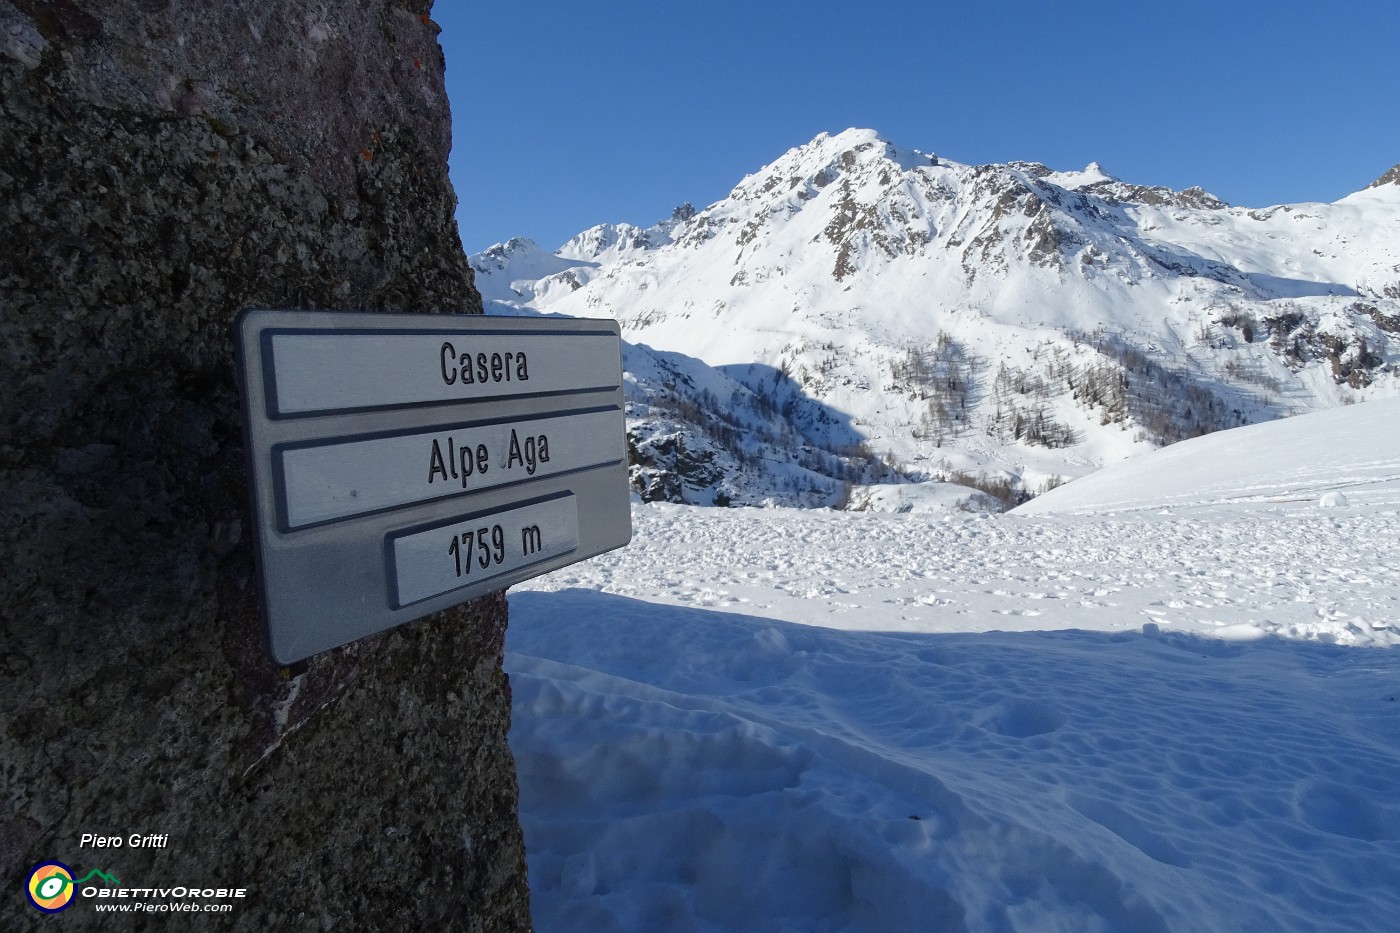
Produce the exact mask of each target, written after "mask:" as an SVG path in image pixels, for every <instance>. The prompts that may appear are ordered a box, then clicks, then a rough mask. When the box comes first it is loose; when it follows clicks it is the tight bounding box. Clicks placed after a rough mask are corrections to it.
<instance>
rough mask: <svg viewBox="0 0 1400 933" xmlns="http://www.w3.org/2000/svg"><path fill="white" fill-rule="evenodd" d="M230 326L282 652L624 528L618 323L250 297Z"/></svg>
mask: <svg viewBox="0 0 1400 933" xmlns="http://www.w3.org/2000/svg"><path fill="white" fill-rule="evenodd" d="M237 330H238V341H237V346H238V369H239V378H240V380H241V387H242V394H243V415H244V425H245V432H246V438H245V441H246V444H245V447H246V449H247V451H248V457H249V475H250V478H251V484H250V485H251V492H252V499H253V512H254V517H255V520H256V523H257V551H258V570H259V577H260V581H261V592H262V599H263V615H264V619H265V621H266V625H267V633H268V643H269V646H270V648H271V652H272V656H273V657H274V658H275V659H276V660H277V661H278V662H279V663H282V664H290V663H291V662H293V661H298V660H300V659H302V658H305V657H307V656H309V655H312V654H315V653H317V652H319V651H325V650H326V649H328V648H334V647H336V646H338V645H343V644H345V643H347V642H350V641H354V640H355V639H357V638H363V637H364V636H366V635H372V634H374V633H375V632H380V631H383V630H385V629H388V628H392V627H393V626H395V625H398V624H400V623H402V622H407V621H409V620H411V619H416V618H419V617H421V616H425V615H428V614H429V613H432V612H436V611H438V610H440V609H446V608H448V607H450V606H454V605H457V604H458V603H461V602H464V601H466V600H468V599H471V598H473V597H476V596H480V595H482V594H484V593H488V592H491V591H493V590H498V589H502V588H504V587H507V586H510V585H511V584H513V583H518V582H520V581H521V580H526V579H529V578H530V577H534V576H538V575H539V574H542V573H546V572H548V571H550V570H555V569H557V568H559V567H563V566H566V565H568V564H572V563H575V562H576V561H580V560H583V559H585V558H587V557H592V556H594V555H596V554H601V553H602V552H604V551H608V550H612V549H613V548H617V547H621V546H623V545H625V544H626V543H627V542H628V541H629V540H631V537H632V521H631V510H630V507H629V505H628V485H627V462H626V459H627V458H626V441H625V431H624V424H623V397H622V354H621V348H622V343H621V336H620V332H619V329H618V326H617V323H616V322H614V321H597V320H578V319H568V318H502V317H483V316H478V315H471V316H467V315H442V314H369V313H353V312H329V311H263V310H250V311H245V312H243V314H242V315H240V317H239V319H238V323H237Z"/></svg>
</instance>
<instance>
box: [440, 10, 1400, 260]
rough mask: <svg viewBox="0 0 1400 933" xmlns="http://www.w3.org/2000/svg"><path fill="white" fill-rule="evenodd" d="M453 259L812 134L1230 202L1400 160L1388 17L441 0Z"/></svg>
mask: <svg viewBox="0 0 1400 933" xmlns="http://www.w3.org/2000/svg"><path fill="white" fill-rule="evenodd" d="M433 16H434V18H435V19H436V20H437V22H438V23H439V24H440V25H441V26H442V29H443V31H442V35H441V36H440V41H441V43H442V46H443V49H444V51H445V53H446V56H447V88H448V96H449V98H450V100H451V104H452V117H453V139H454V145H453V152H452V158H451V169H452V178H453V182H454V184H455V185H456V187H457V191H458V194H459V197H460V198H461V201H462V203H461V205H460V207H459V209H458V224H459V227H460V229H461V234H462V242H463V245H464V246H465V247H466V249H467V251H468V252H477V251H480V250H482V249H485V248H486V247H487V246H489V245H491V244H492V243H496V242H500V241H503V240H506V239H508V238H510V237H512V236H528V237H531V238H533V239H535V240H537V241H538V242H539V243H540V245H541V246H543V247H545V248H546V249H553V248H555V247H557V246H559V245H560V244H561V243H563V241H564V240H566V239H568V238H569V237H570V236H572V235H573V234H575V233H577V232H579V231H580V230H583V229H585V228H587V227H589V226H592V225H593V224H596V223H603V222H608V221H627V222H630V223H636V224H643V225H645V224H649V223H652V222H654V221H656V220H658V219H660V218H661V217H663V216H665V215H667V214H669V212H670V210H671V208H673V207H675V206H676V205H677V204H680V203H681V202H683V201H691V202H693V203H694V204H695V205H696V206H697V207H704V206H705V205H706V204H709V203H711V202H713V201H715V200H718V199H719V198H722V197H724V195H725V194H727V193H728V192H729V190H730V188H732V187H733V186H734V185H735V184H736V183H737V182H738V181H739V180H740V179H741V178H742V177H743V176H744V175H746V174H748V173H750V172H753V171H756V170H758V169H759V168H760V167H762V166H763V165H764V164H766V163H768V162H770V161H772V160H773V159H775V158H777V157H778V156H779V155H781V154H782V153H783V152H785V151H786V150H788V149H790V148H792V147H793V146H797V145H800V144H802V143H804V142H806V141H807V140H809V139H811V138H812V137H813V136H815V135H816V134H817V133H819V132H822V131H823V130H825V131H830V132H837V131H840V130H842V129H845V128H846V127H849V126H860V127H870V128H873V129H875V130H878V131H879V132H880V133H881V134H882V135H883V136H884V137H885V138H886V139H888V140H890V141H891V142H894V143H897V144H899V145H901V146H907V147H910V148H914V149H921V150H924V151H926V152H936V153H938V154H940V155H943V156H945V157H947V158H949V159H953V160H956V161H959V162H967V163H983V162H1005V161H1010V160H1013V159H1025V160H1030V161H1037V162H1044V163H1045V164H1047V165H1050V166H1051V167H1053V168H1057V169H1074V168H1082V167H1083V166H1084V165H1086V164H1087V163H1089V162H1090V161H1095V160H1096V161H1098V162H1100V163H1101V164H1102V165H1103V166H1104V168H1105V169H1107V170H1108V171H1110V172H1112V173H1113V174H1114V175H1116V176H1118V177H1119V178H1122V179H1124V180H1125V181H1131V182H1136V183H1139V184H1163V185H1170V186H1172V187H1174V188H1184V187H1188V186H1190V185H1201V186H1202V187H1204V188H1206V189H1207V190H1209V191H1211V192H1212V193H1214V194H1216V195H1217V196H1219V197H1222V198H1224V199H1225V200H1227V201H1229V202H1230V203H1232V204H1239V205H1245V206H1250V207H1262V206H1267V205H1270V204H1278V203H1289V202H1296V201H1330V200H1335V199H1337V198H1339V197H1342V196H1344V195H1346V194H1348V193H1349V192H1351V191H1354V190H1356V189H1358V188H1361V187H1364V186H1365V185H1366V184H1368V183H1369V182H1371V181H1372V180H1374V179H1375V178H1376V177H1378V176H1379V175H1380V174H1381V173H1382V172H1384V171H1385V170H1386V169H1387V168H1389V167H1390V166H1391V165H1394V164H1395V163H1397V162H1400V55H1397V50H1400V4H1396V3H1393V2H1391V0H1386V2H1380V0H1332V2H1320V3H1299V2H1291V0H1280V2H1256V0H1248V2H1230V0H1213V2H1198V0H1174V2H1172V3H1164V4H1150V3H1138V2H1133V0H1111V2H1101V3H1085V2H1055V0H1043V2H1038V3H1029V2H1003V3H995V2H983V3H977V2H965V3H958V4H935V3H923V2H921V3H915V2H896V0H862V2H856V0H842V2H832V0H806V2H802V0H748V2H731V0H690V2H685V3H673V2H669V0H654V2H635V0H615V2H612V0H598V2H592V3H584V2H565V0H498V2H494V3H467V2H462V0H438V3H437V5H436V7H435V9H434V11H433Z"/></svg>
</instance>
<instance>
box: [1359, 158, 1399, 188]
mask: <svg viewBox="0 0 1400 933" xmlns="http://www.w3.org/2000/svg"><path fill="white" fill-rule="evenodd" d="M1386 185H1391V186H1395V187H1400V163H1396V164H1395V165H1393V166H1391V167H1390V171H1388V172H1386V173H1385V174H1384V175H1382V176H1381V177H1380V178H1377V179H1376V180H1375V181H1373V182H1371V183H1370V184H1369V185H1367V186H1366V188H1367V190H1370V189H1371V188H1383V187H1385V186H1386Z"/></svg>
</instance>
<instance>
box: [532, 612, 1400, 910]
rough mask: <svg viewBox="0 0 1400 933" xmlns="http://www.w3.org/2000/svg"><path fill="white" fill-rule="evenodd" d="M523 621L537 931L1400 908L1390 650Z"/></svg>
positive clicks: (591, 615)
mask: <svg viewBox="0 0 1400 933" xmlns="http://www.w3.org/2000/svg"><path fill="white" fill-rule="evenodd" d="M511 608H512V613H511V614H512V626H511V635H510V644H509V647H510V653H509V655H508V667H509V671H510V676H511V685H512V690H513V693H514V720H515V724H514V727H513V729H512V733H511V746H512V749H513V750H514V753H515V756H516V762H517V768H518V770H519V775H520V783H521V795H522V796H521V817H522V822H523V825H524V828H525V834H526V844H527V850H528V852H529V856H528V857H529V864H530V872H531V889H532V892H533V898H534V911H535V923H536V925H537V927H538V928H539V929H548V930H589V931H607V930H619V931H633V930H668V931H684V930H715V931H720V930H794V931H796V930H804V931H809V930H871V931H876V930H881V931H884V930H1037V931H1039V930H1090V929H1099V930H1124V931H1127V930H1132V931H1151V930H1213V929H1219V930H1225V929H1269V930H1298V931H1305V930H1306V931H1315V930H1338V931H1342V930H1346V931H1357V930H1376V931H1380V930H1389V929H1394V928H1395V927H1396V924H1397V923H1400V806H1397V800H1400V750H1398V749H1397V746H1396V742H1395V737H1396V735H1397V734H1400V702H1397V699H1396V692H1395V691H1396V689H1397V682H1396V674H1397V673H1398V672H1400V662H1397V659H1396V658H1395V657H1394V656H1393V653H1392V652H1390V651H1381V652H1377V651H1374V650H1370V651H1359V650H1356V649H1343V648H1338V647H1334V646H1327V645H1319V644H1316V643H1307V642H1296V641H1283V640H1274V641H1264V642H1258V643H1253V644H1239V643H1228V642H1221V641H1219V640H1209V639H1202V638H1199V637H1194V636H1188V635H1179V634H1175V633H1164V634H1162V635H1160V636H1157V637H1145V636H1143V635H1142V634H1139V633H1129V634H1120V635H1111V634H1105V633H1096V632H1082V631H1081V632H1025V633H1011V632H995V633H983V634H957V635H939V636H932V635H927V634H912V633H867V632H843V631H837V630H832V629H820V628H812V627H804V626H800V625H794V624H791V623H784V622H775V621H771V620H765V619H759V618H755V617H752V616H743V615H736V614H730V613H724V612H717V611H713V610H700V609H691V608H680V607H674V608H669V607H668V608H664V609H663V608H659V607H657V606H656V605H654V604H650V603H645V602H641V601H639V600H635V599H630V598H624V597H617V596H608V595H601V594H598V593H594V592H588V591H581V590H567V591H562V592H532V593H521V594H518V595H515V596H513V597H512V607H511Z"/></svg>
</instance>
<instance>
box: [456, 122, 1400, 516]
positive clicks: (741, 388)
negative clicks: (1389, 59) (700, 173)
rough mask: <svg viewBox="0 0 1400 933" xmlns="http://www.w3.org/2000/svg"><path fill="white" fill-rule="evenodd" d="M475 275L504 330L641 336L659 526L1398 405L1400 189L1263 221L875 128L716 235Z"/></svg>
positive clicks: (707, 220) (512, 247)
mask: <svg viewBox="0 0 1400 933" xmlns="http://www.w3.org/2000/svg"><path fill="white" fill-rule="evenodd" d="M471 264H472V267H473V269H474V270H475V272H476V276H477V285H478V287H479V288H480V289H481V291H482V294H483V297H484V298H486V300H487V301H488V303H490V304H491V306H492V310H495V311H496V312H497V313H525V314H530V313H556V314H567V315H573V316H579V317H610V318H615V319H617V320H618V321H620V322H621V324H622V328H623V335H624V338H625V339H626V340H627V341H629V342H630V343H632V344H634V345H635V346H632V347H629V349H628V351H627V360H626V361H625V366H626V368H627V369H628V371H629V373H630V376H629V398H630V399H631V404H630V406H629V422H628V423H629V435H630V438H631V442H632V446H633V456H634V460H635V465H634V479H635V481H636V483H637V486H638V488H639V490H641V491H642V492H643V494H644V495H645V496H648V497H653V498H668V499H672V500H676V501H692V502H704V503H711V502H717V503H719V504H730V503H732V504H744V503H756V502H760V501H762V500H764V499H772V500H774V501H779V502H784V503H789V504H809V505H822V504H827V505H830V504H848V505H855V506H857V507H858V506H860V505H862V504H870V505H872V506H878V505H879V504H880V503H884V502H889V501H898V502H900V503H902V505H900V507H901V508H904V507H911V506H910V503H911V501H913V500H911V498H910V497H909V496H908V495H902V496H896V497H894V499H893V500H891V498H890V497H889V496H888V495H886V494H885V493H887V492H888V488H887V487H888V486H889V485H891V484H894V485H900V484H907V483H908V482H911V481H914V482H924V481H930V480H945V481H946V480H952V481H956V482H959V483H962V484H964V485H972V486H976V487H980V488H982V489H983V490H984V492H985V494H976V493H972V492H971V491H970V490H962V491H961V492H960V493H957V494H956V495H952V496H951V497H950V496H949V495H948V490H946V489H942V490H938V489H933V490H930V493H931V495H932V496H933V499H934V500H936V501H938V502H940V503H946V502H950V501H951V502H961V503H963V504H964V505H965V506H966V507H1000V505H1001V504H1004V503H1011V502H1015V501H1017V500H1022V499H1024V498H1026V497H1027V496H1029V495H1034V494H1035V493H1037V492H1039V491H1041V490H1043V489H1045V488H1048V487H1050V486H1053V485H1055V484H1057V483H1059V482H1062V481H1064V480H1066V479H1070V478H1073V477H1076V476H1079V475H1083V474H1085V473H1087V472H1090V471H1092V470H1093V469H1095V468H1097V467H1099V466H1103V465H1105V464H1107V463H1110V462H1114V461H1117V460H1121V459H1124V458H1126V457H1129V456H1131V455H1133V454H1134V453H1137V452H1141V451H1145V450H1148V449H1151V448H1152V447H1156V446H1161V445H1163V444H1167V443H1171V442H1173V441H1176V440H1180V439H1182V438H1185V437H1191V436H1195V435H1198V434H1202V433H1207V432H1210V431H1214V430H1218V429H1220V428H1226V427H1232V426H1236V425H1240V424H1244V423H1251V422H1256V421H1262V420H1269V419H1272V418H1277V417H1281V416H1285V415H1290V414H1295V413H1300V412H1305V411H1312V410H1318V409H1325V408H1332V407H1336V406H1339V405H1342V404H1347V403H1351V402H1357V401H1364V400H1367V399H1370V398H1374V397H1381V396H1394V395H1400V166H1397V167H1396V168H1394V169H1391V170H1390V171H1389V172H1388V173H1386V174H1385V175H1384V176H1382V177H1381V178H1380V179H1378V180H1377V181H1376V182H1374V183H1373V184H1372V185H1370V186H1369V187H1367V188H1365V189H1363V190H1361V191H1358V192H1356V193H1355V194H1352V195H1349V196H1347V197H1345V198H1342V199H1341V200H1339V201H1336V202H1334V203H1331V204H1295V205H1282V206H1277V207H1269V208H1263V209H1249V208H1239V207H1232V206H1230V205H1227V204H1226V203H1224V202H1223V201H1221V200H1220V199H1218V198H1216V197H1214V196H1213V195H1211V194H1209V193H1208V192H1205V191H1203V190H1201V189H1199V188H1188V189H1186V190H1185V191H1174V190H1171V189H1169V188H1163V187H1150V186H1143V185H1135V184H1131V183H1128V182H1124V181H1121V180H1119V179H1117V178H1114V177H1113V176H1112V175H1110V174H1109V173H1108V172H1107V171H1105V170H1104V169H1103V168H1102V167H1100V166H1099V165H1098V164H1096V163H1094V164H1090V165H1089V166H1088V167H1087V168H1085V169H1083V170H1081V171H1074V172H1062V171H1054V170H1051V169H1050V168H1048V167H1046V166H1044V165H1040V164H1038V163H1031V162H1013V163H1009V164H1006V165H977V166H972V165H964V164H961V163H957V162H953V161H950V160H947V159H944V158H941V157H939V156H935V155H931V154H927V153H922V152H917V151H914V150H909V149H902V148H899V147H898V146H895V145H893V144H892V143H889V142H887V141H885V140H883V139H881V138H880V137H879V136H878V135H877V134H876V133H874V132H873V131H870V130H856V129H851V130H847V131H845V132H843V133H839V134H836V135H827V134H822V135H820V136H818V137H817V138H816V139H814V140H812V141H811V142H809V143H807V144H806V145H803V146H799V147H797V148H795V149H792V150H790V151H788V152H787V153H785V154H784V155H782V156H781V157H780V158H778V159H777V160H776V161H774V162H773V163H771V164H769V165H767V166H765V167H764V168H762V169H761V170H759V171H758V172H756V173H754V174H752V175H749V176H748V177H746V178H744V179H743V180H742V181H740V182H739V184H738V185H737V186H736V187H735V188H734V190H733V191H732V192H730V194H729V196H728V197H726V198H724V199H723V200H721V201H718V202H716V203H714V204H711V205H710V206H708V207H706V208H704V209H703V210H696V209H694V208H693V207H691V206H690V205H683V206H682V207H680V208H677V210H676V211H675V212H674V213H673V214H672V215H671V217H669V218H667V219H666V220H664V221H662V222H661V223H658V224H656V225H654V226H651V227H647V228H639V227H635V226H632V225H629V224H603V225H600V226H596V227H592V228H590V229H588V230H585V231H584V232H582V233H580V234H579V235H578V236H576V237H574V238H573V239H571V240H570V241H569V242H567V243H565V244H564V245H563V246H562V247H560V248H559V249H557V250H555V251H554V252H553V253H547V252H545V251H544V250H542V249H541V248H540V247H539V246H537V245H536V244H534V243H533V242H531V241H529V240H521V239H516V240H511V241H510V242H508V243H505V244H501V245H498V246H493V247H491V248H490V249H488V250H486V251H484V252H482V253H479V254H476V255H474V256H472V257H471ZM872 486H874V487H876V488H874V489H872V488H868V487H872ZM988 495H990V496H991V497H992V498H990V499H989V498H988ZM915 499H917V497H915ZM993 500H997V501H995V502H994V501H993Z"/></svg>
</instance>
